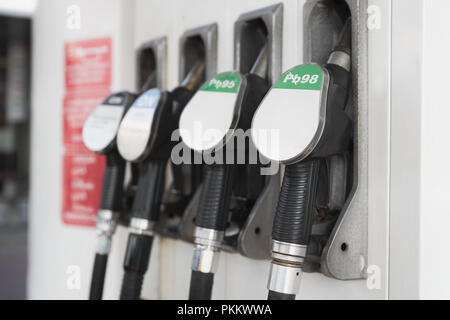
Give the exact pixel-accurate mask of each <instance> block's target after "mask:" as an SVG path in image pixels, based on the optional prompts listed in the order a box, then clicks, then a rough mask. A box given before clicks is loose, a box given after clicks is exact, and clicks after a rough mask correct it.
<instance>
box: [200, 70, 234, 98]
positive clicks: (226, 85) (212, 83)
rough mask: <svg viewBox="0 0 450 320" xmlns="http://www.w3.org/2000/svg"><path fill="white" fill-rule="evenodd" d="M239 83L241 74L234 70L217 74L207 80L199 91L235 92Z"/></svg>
mask: <svg viewBox="0 0 450 320" xmlns="http://www.w3.org/2000/svg"><path fill="white" fill-rule="evenodd" d="M240 84H241V76H240V75H239V74H238V73H236V72H225V73H221V74H218V75H217V76H215V77H214V78H212V79H211V80H209V81H207V82H206V83H205V84H204V85H203V87H202V88H201V89H200V90H201V91H214V92H228V93H237V92H238V90H239V85H240Z"/></svg>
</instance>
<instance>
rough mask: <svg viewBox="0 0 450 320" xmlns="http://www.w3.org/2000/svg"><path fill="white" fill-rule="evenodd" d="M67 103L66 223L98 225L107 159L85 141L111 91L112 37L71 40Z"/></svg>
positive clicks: (64, 136) (64, 164) (67, 51)
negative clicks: (96, 112) (94, 113)
mask: <svg viewBox="0 0 450 320" xmlns="http://www.w3.org/2000/svg"><path fill="white" fill-rule="evenodd" d="M65 54H66V59H65V63H66V65H65V81H66V96H65V98H64V104H63V143H64V155H63V204H62V220H63V222H64V223H66V224H70V225H81V226H95V217H96V215H97V210H98V206H99V203H100V196H101V188H102V180H103V172H104V170H105V159H104V157H103V156H100V155H98V154H96V153H94V152H92V151H89V150H88V149H87V148H86V147H85V146H84V144H83V141H82V139H81V132H82V128H83V124H84V121H85V120H86V119H87V117H88V116H89V114H90V113H91V112H92V111H93V110H94V108H95V107H96V106H98V105H99V104H100V103H101V102H102V101H103V100H104V99H105V98H106V97H107V96H108V95H109V93H110V89H109V88H110V86H111V39H109V38H105V39H95V40H87V41H78V42H71V43H67V44H66V46H65Z"/></svg>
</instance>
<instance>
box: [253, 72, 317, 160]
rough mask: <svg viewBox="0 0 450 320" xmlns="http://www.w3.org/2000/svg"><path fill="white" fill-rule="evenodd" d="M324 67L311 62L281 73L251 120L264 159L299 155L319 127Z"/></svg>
mask: <svg viewBox="0 0 450 320" xmlns="http://www.w3.org/2000/svg"><path fill="white" fill-rule="evenodd" d="M323 79H324V74H323V70H322V69H321V68H320V67H319V66H317V65H314V64H306V65H301V66H297V67H295V68H293V69H291V70H289V71H288V72H286V73H284V74H283V75H282V76H281V78H280V80H279V81H278V82H277V83H276V84H275V85H274V86H273V88H272V89H271V90H270V91H269V93H268V94H267V95H266V97H265V98H264V100H263V101H262V103H261V104H260V106H259V108H258V110H257V111H256V112H255V115H254V117H253V123H252V132H251V136H252V140H253V142H254V144H255V146H256V147H257V149H258V151H259V152H260V153H261V154H262V155H264V156H265V157H266V158H268V159H270V160H274V161H279V162H288V161H289V160H292V159H295V158H296V157H298V156H299V155H301V154H302V153H303V152H304V151H305V150H306V149H307V147H308V146H309V145H310V144H311V142H312V141H313V140H314V137H315V136H316V133H317V131H318V130H319V123H320V119H321V116H323V115H321V113H320V111H321V94H322V87H323Z"/></svg>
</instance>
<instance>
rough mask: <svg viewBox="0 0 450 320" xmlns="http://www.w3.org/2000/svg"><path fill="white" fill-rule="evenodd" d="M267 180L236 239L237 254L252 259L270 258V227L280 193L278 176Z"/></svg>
mask: <svg viewBox="0 0 450 320" xmlns="http://www.w3.org/2000/svg"><path fill="white" fill-rule="evenodd" d="M267 179H269V181H268V183H267V185H266V187H265V188H264V190H263V191H262V193H261V195H260V196H259V198H258V200H257V201H256V203H255V205H254V206H253V208H252V211H251V212H250V215H249V216H248V218H247V221H246V222H245V224H244V226H243V228H242V230H241V232H240V234H239V237H238V251H239V253H241V254H242V255H243V256H246V257H248V258H252V259H270V258H271V251H272V225H273V219H274V216H275V212H276V208H277V203H278V194H279V192H280V174H279V173H278V174H276V175H273V176H270V177H267Z"/></svg>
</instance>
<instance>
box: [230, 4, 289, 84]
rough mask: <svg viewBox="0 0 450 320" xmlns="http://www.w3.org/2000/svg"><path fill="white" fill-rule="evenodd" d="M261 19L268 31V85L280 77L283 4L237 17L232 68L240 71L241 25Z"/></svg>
mask: <svg viewBox="0 0 450 320" xmlns="http://www.w3.org/2000/svg"><path fill="white" fill-rule="evenodd" d="M258 18H260V19H262V21H264V23H265V25H266V27H267V31H268V42H269V55H270V57H269V70H268V79H269V81H270V83H272V84H273V83H274V82H275V80H277V79H278V77H279V76H280V75H281V72H282V70H281V58H282V50H283V4H282V3H279V4H276V5H273V6H270V7H266V8H262V9H258V10H255V11H250V12H247V13H244V14H242V15H240V16H239V18H238V19H237V21H236V22H235V24H234V68H235V69H236V70H241V58H240V52H241V45H240V43H241V30H242V27H243V25H244V24H245V23H246V22H247V21H250V20H254V19H258Z"/></svg>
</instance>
